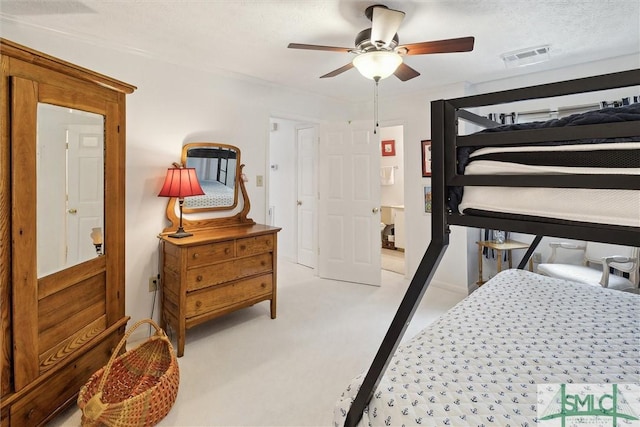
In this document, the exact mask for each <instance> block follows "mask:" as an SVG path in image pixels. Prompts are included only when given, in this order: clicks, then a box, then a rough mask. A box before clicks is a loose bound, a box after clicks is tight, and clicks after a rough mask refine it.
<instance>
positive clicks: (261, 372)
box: [49, 261, 463, 427]
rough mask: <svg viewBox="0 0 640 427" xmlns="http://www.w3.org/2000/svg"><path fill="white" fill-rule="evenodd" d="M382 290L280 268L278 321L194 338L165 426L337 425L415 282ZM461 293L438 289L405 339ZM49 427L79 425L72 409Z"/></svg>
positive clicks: (388, 282) (243, 320) (240, 317)
mask: <svg viewBox="0 0 640 427" xmlns="http://www.w3.org/2000/svg"><path fill="white" fill-rule="evenodd" d="M382 282H383V285H382V286H381V287H371V286H364V285H359V284H354V283H347V282H338V281H332V280H323V279H319V278H317V277H315V276H314V275H313V270H310V269H308V268H306V267H302V266H300V265H297V264H293V263H289V262H286V261H281V262H280V263H279V266H278V317H277V319H275V320H271V319H270V318H269V304H268V302H263V303H259V304H256V305H255V306H253V307H250V308H247V309H244V310H241V311H238V312H235V313H232V314H229V315H227V316H224V317H221V318H219V319H214V320H212V321H211V322H208V323H206V324H203V325H200V326H198V327H195V328H193V329H190V330H189V331H188V332H187V337H186V347H185V354H184V356H183V357H181V358H180V359H178V363H179V366H180V371H181V378H180V390H179V393H178V398H177V401H176V403H175V405H174V407H173V409H172V410H171V412H170V413H169V415H168V416H167V417H166V418H165V419H164V420H162V421H161V423H160V424H159V425H161V426H331V424H332V417H333V406H334V404H335V402H336V400H337V398H338V397H339V395H340V394H341V393H342V391H343V389H344V388H345V386H346V385H347V383H348V382H349V381H350V380H351V379H352V378H353V377H354V376H356V375H357V374H359V373H360V372H361V371H363V370H366V369H368V367H369V364H370V363H371V361H372V359H373V357H374V355H375V353H376V351H377V350H378V347H379V345H380V342H381V341H382V338H383V336H384V334H385V333H386V331H387V328H388V326H389V324H390V322H391V319H392V317H393V315H394V314H395V311H396V309H397V306H398V304H399V303H400V300H401V299H402V297H403V296H404V292H405V291H406V288H407V286H408V284H409V280H407V279H405V278H403V277H402V276H401V275H399V274H395V273H392V272H389V271H384V270H383V272H382ZM462 297H463V296H462V295H458V294H455V293H452V292H450V291H448V290H444V289H442V288H438V287H436V286H432V287H430V288H429V289H428V290H427V292H426V295H425V298H424V300H423V302H422V303H421V305H420V308H419V309H418V310H417V312H416V315H415V316H414V320H413V321H412V322H411V324H410V326H409V328H408V330H407V334H406V335H405V337H410V336H412V335H414V334H416V333H417V332H418V331H419V330H420V329H422V328H423V327H424V326H425V325H426V324H428V323H430V322H432V321H433V320H435V319H436V318H437V317H438V316H439V315H440V314H441V313H443V312H444V311H446V310H447V309H448V308H449V307H452V306H453V305H455V304H456V303H457V302H458V301H459V300H461V299H462ZM49 425H50V426H54V427H55V426H79V425H80V412H79V410H78V409H77V408H70V409H69V410H68V411H66V412H65V413H63V414H62V415H61V416H59V417H58V418H57V419H56V420H55V421H54V422H52V423H50V424H49Z"/></svg>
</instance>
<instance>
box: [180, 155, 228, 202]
mask: <svg viewBox="0 0 640 427" xmlns="http://www.w3.org/2000/svg"><path fill="white" fill-rule="evenodd" d="M184 150H186V156H185V157H186V159H185V162H184V163H185V166H186V167H189V168H195V170H196V173H197V175H198V181H199V182H200V186H201V187H202V189H203V190H204V192H205V194H204V195H202V196H193V197H187V198H185V201H184V208H185V212H196V211H200V210H219V209H220V210H221V209H232V208H234V207H235V206H236V205H237V203H238V189H237V185H236V181H237V174H238V165H239V163H238V162H239V159H240V150H239V149H237V148H236V147H233V146H230V145H225V144H216V143H192V144H187V145H186V146H185V147H184Z"/></svg>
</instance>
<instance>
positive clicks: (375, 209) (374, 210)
mask: <svg viewBox="0 0 640 427" xmlns="http://www.w3.org/2000/svg"><path fill="white" fill-rule="evenodd" d="M379 210H380V209H378V208H373V209H371V212H373V213H378V211H379Z"/></svg>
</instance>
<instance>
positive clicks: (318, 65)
mask: <svg viewBox="0 0 640 427" xmlns="http://www.w3.org/2000/svg"><path fill="white" fill-rule="evenodd" d="M382 3H383V4H385V5H387V6H389V7H390V8H393V9H399V10H402V11H404V12H406V17H405V19H404V21H403V23H402V25H401V27H400V30H399V31H398V35H399V37H400V43H401V44H403V43H415V42H422V41H429V40H439V39H448V38H455V37H464V36H475V40H476V41H475V49H474V51H473V52H468V53H450V54H437V55H420V56H409V57H405V62H406V63H407V65H410V66H411V67H412V68H414V69H416V70H417V71H419V72H420V73H421V76H419V77H417V78H415V79H412V80H409V81H407V82H400V81H399V80H398V79H396V78H395V77H393V76H392V77H390V78H388V79H386V80H384V81H383V82H381V88H380V95H381V96H385V95H389V94H401V93H407V92H411V91H419V90H424V89H428V88H432V87H435V86H441V85H446V84H450V83H456V82H462V81H467V82H470V83H478V82H483V81H489V80H495V79H499V78H505V77H508V76H512V75H519V74H525V73H530V72H537V71H542V70H547V69H555V68H560V67H564V66H568V65H574V64H581V63H587V62H591V61H596V60H600V59H605V58H612V57H616V56H622V55H638V57H639V58H640V0H535V1H532V0H422V1H418V0H414V1H385V2H382ZM372 4H376V2H371V1H360V0H317V1H316V0H254V1H247V0H245V1H240V0H209V1H204V0H201V1H191V0H173V1H163V0H128V1H113V0H112V1H96V0H85V1H79V0H76V1H57V0H38V1H28V0H20V1H5V0H0V19H1V21H0V24H1V23H2V21H5V22H11V23H13V24H18V25H21V26H27V27H29V26H31V27H39V28H41V29H46V30H50V31H52V32H55V33H56V34H58V35H62V36H63V37H70V38H74V39H82V40H84V41H85V42H87V43H90V44H94V45H98V46H102V47H109V48H114V49H120V50H123V51H127V52H133V53H136V54H140V55H145V56H149V57H153V58H158V59H162V60H165V61H169V62H173V63H180V64H184V65H187V66H190V67H193V68H198V69H203V70H224V71H226V72H232V73H239V74H241V75H244V76H247V77H249V78H256V79H260V80H264V81H268V82H271V83H275V84H278V85H286V86H289V87H293V88H295V89H299V90H304V91H309V92H313V93H318V94H323V95H327V96H331V97H335V98H339V99H344V100H349V101H354V100H355V101H361V100H362V101H364V100H368V99H369V98H370V95H371V87H372V86H371V85H372V83H371V81H369V80H366V79H364V78H363V77H361V76H360V75H359V74H358V72H357V71H356V70H355V69H354V70H350V71H348V72H346V73H344V74H341V75H339V76H337V77H334V78H328V79H319V78H318V77H319V76H321V75H323V74H325V73H327V72H329V71H332V70H334V69H336V68H338V67H341V66H343V65H345V64H347V63H349V62H350V61H351V60H352V58H353V55H352V54H349V53H335V52H323V51H306V50H294V49H287V45H288V43H289V42H296V43H307V44H322V45H333V46H342V47H353V42H354V38H355V35H356V34H357V33H358V32H359V31H360V30H362V29H365V28H367V27H369V26H370V22H369V21H368V20H367V18H366V17H365V16H364V10H365V8H366V7H367V6H369V5H372ZM0 28H1V27H0ZM0 33H1V30H0ZM538 45H550V46H551V60H550V61H548V62H546V63H543V64H536V65H531V66H528V67H524V68H518V69H506V67H505V66H504V64H503V62H502V60H501V58H500V55H501V54H503V53H506V52H510V51H514V50H520V49H524V48H530V47H534V46H538ZM639 65H640V59H639Z"/></svg>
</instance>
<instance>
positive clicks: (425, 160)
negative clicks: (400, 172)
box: [422, 139, 431, 178]
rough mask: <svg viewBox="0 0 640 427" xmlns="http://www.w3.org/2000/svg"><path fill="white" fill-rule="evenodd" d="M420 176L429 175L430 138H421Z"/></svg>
mask: <svg viewBox="0 0 640 427" xmlns="http://www.w3.org/2000/svg"><path fill="white" fill-rule="evenodd" d="M422 176H423V177H425V178H426V177H429V176H431V140H430V139H424V140H422Z"/></svg>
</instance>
